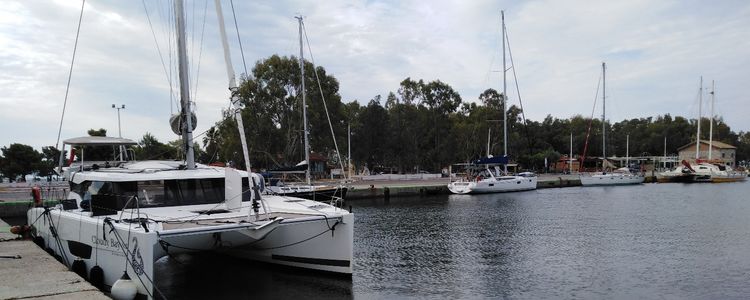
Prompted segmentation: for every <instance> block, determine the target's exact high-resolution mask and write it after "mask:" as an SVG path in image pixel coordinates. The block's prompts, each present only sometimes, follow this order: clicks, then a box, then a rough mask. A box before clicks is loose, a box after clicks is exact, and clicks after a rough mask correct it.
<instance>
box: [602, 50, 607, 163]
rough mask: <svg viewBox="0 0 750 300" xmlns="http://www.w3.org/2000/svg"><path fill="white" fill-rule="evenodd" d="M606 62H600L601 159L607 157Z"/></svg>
mask: <svg viewBox="0 0 750 300" xmlns="http://www.w3.org/2000/svg"><path fill="white" fill-rule="evenodd" d="M606 82H607V64H606V63H604V62H602V159H604V160H606V159H607V113H606V111H607V110H606V103H607V84H606Z"/></svg>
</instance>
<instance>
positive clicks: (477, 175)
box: [448, 11, 537, 194]
mask: <svg viewBox="0 0 750 300" xmlns="http://www.w3.org/2000/svg"><path fill="white" fill-rule="evenodd" d="M500 18H501V20H502V24H501V31H502V36H503V37H502V40H503V141H504V142H503V156H502V157H500V156H495V157H493V156H492V155H490V145H489V135H488V140H487V157H485V158H482V159H479V160H477V161H474V162H473V165H472V166H471V168H470V169H472V170H473V171H474V172H472V173H470V174H468V175H467V176H468V177H464V178H459V179H457V180H455V181H454V180H451V183H449V184H448V190H450V191H451V192H452V193H454V194H479V193H502V192H517V191H528V190H535V189H536V186H537V177H536V175H534V174H533V173H530V172H524V173H522V174H517V175H513V174H510V173H508V162H509V160H508V126H507V122H508V120H507V119H508V116H507V115H508V113H507V109H506V107H507V105H505V104H506V103H507V99H508V97H507V96H506V95H508V93H507V84H506V73H507V71H508V68H506V67H505V42H506V39H505V34H506V28H505V12H503V11H501V12H500ZM481 166H484V167H483V168H482V167H481ZM490 166H494V168H493V169H490ZM499 166H503V167H504V170H502V171H501V170H500V167H499ZM451 176H452V173H451Z"/></svg>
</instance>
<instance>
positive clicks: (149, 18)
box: [141, 0, 174, 101]
mask: <svg viewBox="0 0 750 300" xmlns="http://www.w3.org/2000/svg"><path fill="white" fill-rule="evenodd" d="M141 2H142V3H143V10H144V11H145V12H146V19H147V20H148V26H149V27H150V28H151V35H152V36H153V37H154V44H156V51H157V52H158V53H159V60H160V61H161V67H162V69H163V70H164V76H165V77H166V79H167V82H169V81H170V79H169V73H168V72H167V65H166V64H165V63H164V55H162V53H161V48H160V47H159V41H158V40H157V39H156V32H155V31H154V26H153V24H152V23H151V16H150V15H149V13H148V8H147V7H146V0H141ZM173 98H174V91H173V89H172V84H171V83H170V85H169V99H170V101H172V100H173Z"/></svg>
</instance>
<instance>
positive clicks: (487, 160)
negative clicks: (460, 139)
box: [474, 156, 508, 165]
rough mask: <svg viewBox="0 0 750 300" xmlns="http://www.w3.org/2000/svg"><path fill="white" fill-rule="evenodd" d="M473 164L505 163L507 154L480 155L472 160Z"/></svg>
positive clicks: (506, 162)
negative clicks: (480, 156)
mask: <svg viewBox="0 0 750 300" xmlns="http://www.w3.org/2000/svg"><path fill="white" fill-rule="evenodd" d="M474 164H475V165H507V164H508V157H507V156H494V157H482V158H480V159H477V160H475V161H474Z"/></svg>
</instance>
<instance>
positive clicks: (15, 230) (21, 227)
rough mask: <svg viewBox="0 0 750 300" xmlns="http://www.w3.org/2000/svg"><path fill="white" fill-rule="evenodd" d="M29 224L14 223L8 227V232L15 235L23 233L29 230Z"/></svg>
mask: <svg viewBox="0 0 750 300" xmlns="http://www.w3.org/2000/svg"><path fill="white" fill-rule="evenodd" d="M29 229H31V227H29V225H16V226H13V227H11V228H10V233H12V234H17V235H24V234H26V233H27V232H29Z"/></svg>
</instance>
